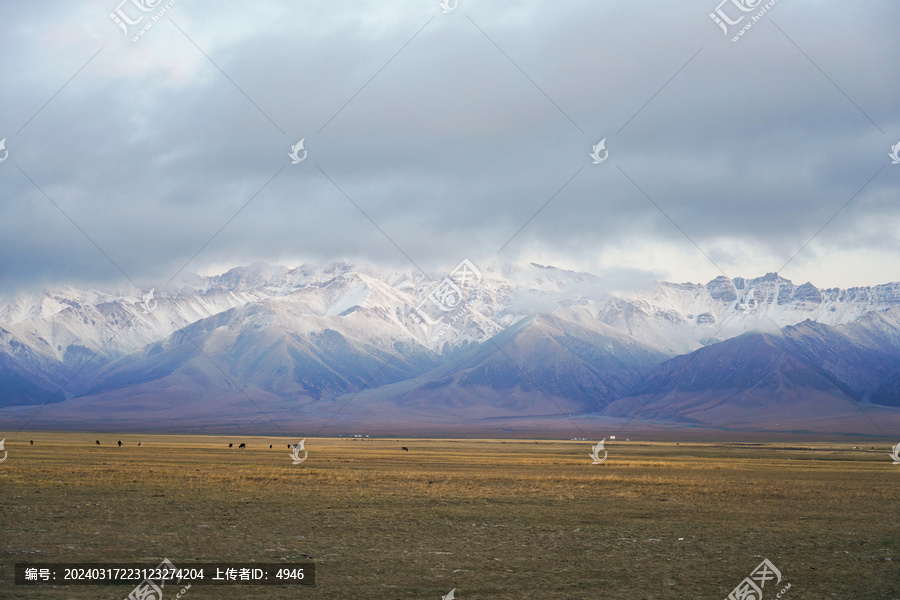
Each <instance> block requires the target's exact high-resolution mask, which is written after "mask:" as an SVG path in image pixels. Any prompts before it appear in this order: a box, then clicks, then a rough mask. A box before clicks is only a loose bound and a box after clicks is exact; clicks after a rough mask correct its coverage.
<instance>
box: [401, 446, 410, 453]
mask: <svg viewBox="0 0 900 600" xmlns="http://www.w3.org/2000/svg"><path fill="white" fill-rule="evenodd" d="M400 449H401V450H405V451H407V452H409V448H407V447H406V446H400Z"/></svg>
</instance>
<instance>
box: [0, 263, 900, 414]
mask: <svg viewBox="0 0 900 600" xmlns="http://www.w3.org/2000/svg"><path fill="white" fill-rule="evenodd" d="M898 382H900V283H888V284H884V285H879V286H875V287H866V288H852V289H819V288H816V287H815V286H813V285H812V284H811V283H804V284H802V285H795V284H793V283H792V282H790V281H788V280H786V279H784V278H782V277H779V276H778V275H776V274H774V273H769V274H767V275H765V276H763V277H758V278H755V279H743V278H736V279H733V280H729V279H727V278H725V277H719V278H716V279H714V280H712V281H710V282H708V283H706V284H695V283H680V284H676V283H665V282H661V283H658V284H656V285H654V286H652V287H651V288H649V289H643V290H638V291H635V292H633V293H629V294H615V295H614V294H610V293H608V292H607V291H606V288H605V283H604V280H603V279H602V278H600V277H597V276H594V275H591V274H589V273H579V272H573V271H566V270H562V269H558V268H554V267H548V266H542V265H538V264H534V263H525V264H511V265H510V264H505V265H504V264H500V263H490V264H480V265H478V266H476V265H474V264H472V263H469V262H468V261H464V262H463V263H461V264H460V265H459V266H458V267H457V268H456V269H453V270H451V271H450V272H448V273H430V274H424V273H420V272H414V271H407V272H392V271H385V270H379V269H377V268H370V267H362V266H358V265H353V264H349V263H343V262H342V263H334V264H331V265H328V266H326V267H319V268H317V267H314V266H309V265H303V266H300V267H297V268H293V269H289V268H284V267H275V266H271V265H267V264H261V263H258V264H253V265H250V266H247V267H240V268H235V269H232V270H230V271H228V272H226V273H224V274H221V275H218V276H210V277H201V276H196V277H193V278H192V279H190V280H189V281H188V282H186V283H181V284H179V285H178V286H173V287H171V288H165V289H160V288H154V289H152V290H151V289H140V290H138V289H126V290H97V289H77V288H73V287H63V288H59V289H54V290H49V291H46V292H43V293H33V294H22V295H19V296H17V297H14V298H10V299H5V300H0V407H7V408H6V409H4V410H0V422H2V421H3V420H6V419H11V422H13V421H16V422H18V420H19V419H20V418H24V417H23V415H25V414H26V412H27V410H28V409H26V408H22V407H29V406H31V407H33V405H36V404H40V405H44V404H48V406H43V407H41V409H40V414H41V417H40V418H41V419H42V420H41V421H39V422H41V423H45V424H46V425H47V426H53V425H54V424H57V423H64V422H65V423H69V424H75V423H76V422H77V423H79V424H81V426H88V425H89V424H90V420H91V419H95V420H96V419H98V418H99V417H100V416H101V415H102V417H103V418H104V419H110V420H112V421H115V420H116V418H117V416H118V417H122V415H127V416H128V419H126V420H127V422H128V423H133V422H138V421H140V420H141V419H144V420H145V422H146V419H147V415H148V414H155V415H156V421H154V422H156V423H158V424H164V422H165V418H164V417H162V416H161V415H162V413H164V412H165V411H167V410H174V409H175V408H176V407H177V408H178V411H179V413H180V414H182V415H184V416H185V418H189V419H194V420H195V421H196V422H199V421H203V422H205V423H209V424H210V425H213V424H215V423H218V422H222V423H225V422H231V421H234V420H235V419H238V418H239V417H238V415H239V414H241V411H244V412H246V410H247V405H246V403H247V402H249V403H250V404H251V405H254V406H256V407H257V408H260V410H261V411H262V412H266V411H269V412H273V413H278V414H282V415H284V416H286V417H287V416H293V417H296V418H301V417H302V418H307V419H310V420H315V419H316V418H322V419H324V418H325V416H327V415H329V414H331V415H332V418H333V416H334V414H336V412H341V415H342V418H345V417H347V418H349V417H348V416H349V415H351V414H353V415H357V418H358V420H361V421H365V420H366V419H370V420H373V421H378V420H381V421H384V420H385V419H388V420H389V419H391V418H394V417H396V418H401V417H402V418H403V419H405V420H406V421H407V422H410V421H409V420H410V419H412V422H415V421H416V419H417V418H420V419H421V420H428V419H437V420H439V421H442V422H445V423H453V422H460V423H468V424H470V425H471V424H472V423H475V422H485V420H490V419H494V420H496V419H501V420H502V419H507V420H509V419H521V418H535V417H541V418H547V419H552V418H559V417H560V415H563V414H566V415H569V414H577V415H594V416H607V417H612V416H615V417H626V418H629V419H642V418H648V419H662V420H666V421H670V422H673V423H678V422H682V423H694V424H696V423H704V424H708V425H710V426H735V425H744V426H746V427H761V428H765V427H766V426H767V425H766V423H767V421H766V417H765V414H764V412H761V411H762V408H761V407H762V406H763V405H766V406H768V408H767V409H766V410H769V411H771V410H772V403H775V406H777V407H780V408H777V409H776V411H777V412H779V414H783V415H784V418H782V419H780V420H778V421H777V422H778V423H781V422H785V423H794V424H796V423H798V422H800V421H804V420H805V422H807V423H809V419H810V417H813V416H815V417H821V419H823V421H822V422H824V420H827V421H828V423H829V425H828V426H827V427H825V426H824V425H822V427H823V428H825V429H828V428H831V429H834V430H840V429H842V427H840V426H837V425H835V423H840V422H844V423H848V422H850V421H853V425H852V426H850V427H851V429H854V428H856V429H859V426H858V425H857V424H856V421H855V420H854V418H857V417H859V416H860V415H862V414H863V412H864V410H863V409H865V410H872V411H876V412H878V411H881V412H878V415H879V418H881V417H882V416H884V418H885V419H887V420H886V421H882V422H884V423H893V421H891V419H893V418H894V417H895V416H896V415H895V412H896V411H895V410H894V409H891V408H889V407H893V406H900V399H898V397H897V392H898V391H900V384H898ZM349 398H353V399H354V400H353V407H352V410H350V411H349V412H344V411H343V410H341V411H337V409H336V408H335V407H340V406H344V405H345V399H349ZM753 399H756V400H753ZM754 402H756V403H762V404H759V406H758V407H757V408H759V410H755V409H754V408H753V403H754ZM748 403H749V404H748ZM50 404H52V406H50ZM748 406H749V407H748ZM15 407H20V408H15ZM263 409H265V410H263ZM31 410H33V408H32V409H31ZM160 411H162V412H160ZM884 411H886V412H884ZM882 412H884V415H882ZM76 413H77V414H79V415H81V420H78V419H75V418H74V415H75V414H76ZM85 415H90V417H85ZM411 415H419V417H413V416H411ZM848 415H854V418H851V417H850V416H848ZM864 416H865V415H864ZM29 418H31V417H29ZM123 418H124V417H123ZM566 418H569V417H566ZM54 419H55V420H54ZM870 420H871V419H870ZM123 422H124V421H123ZM773 422H775V421H773ZM873 424H874V421H873ZM73 426H74V425H73ZM160 426H162V425H160ZM779 426H780V425H779ZM413 429H414V427H413Z"/></svg>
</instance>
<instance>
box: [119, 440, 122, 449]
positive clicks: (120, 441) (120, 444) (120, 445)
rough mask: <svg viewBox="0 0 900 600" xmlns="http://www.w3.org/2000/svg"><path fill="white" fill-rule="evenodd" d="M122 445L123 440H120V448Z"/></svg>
mask: <svg viewBox="0 0 900 600" xmlns="http://www.w3.org/2000/svg"><path fill="white" fill-rule="evenodd" d="M121 447H122V440H119V448H121Z"/></svg>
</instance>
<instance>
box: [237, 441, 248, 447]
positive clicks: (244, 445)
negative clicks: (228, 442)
mask: <svg viewBox="0 0 900 600" xmlns="http://www.w3.org/2000/svg"><path fill="white" fill-rule="evenodd" d="M246 447H247V444H245V443H243V442H241V445H240V446H238V448H246Z"/></svg>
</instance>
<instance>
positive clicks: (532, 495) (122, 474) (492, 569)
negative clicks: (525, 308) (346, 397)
mask: <svg viewBox="0 0 900 600" xmlns="http://www.w3.org/2000/svg"><path fill="white" fill-rule="evenodd" d="M29 439H34V440H35V445H34V446H29V445H28V440H29ZM95 439H100V440H101V441H102V445H101V446H99V447H98V446H96V445H95V444H94V440H95ZM119 439H121V440H122V441H123V442H125V445H124V446H123V447H122V448H119V447H117V446H116V440H119ZM139 440H140V441H142V443H143V445H142V447H138V446H137V442H138V441H139ZM296 441H298V440H285V439H276V438H252V437H248V438H239V437H200V436H197V437H191V436H148V435H140V436H137V435H121V436H114V435H109V434H58V433H37V432H35V433H28V434H17V435H16V436H15V439H13V438H11V437H10V438H8V439H7V441H6V450H7V451H8V452H9V457H8V459H7V460H6V461H5V462H3V463H2V464H0V529H2V535H0V580H2V581H0V597H2V598H29V599H32V598H53V599H63V598H64V599H70V598H72V599H82V598H84V599H87V598H91V599H95V598H109V599H116V600H121V599H122V598H125V597H126V596H127V595H128V592H129V591H130V588H127V587H118V586H117V587H110V586H105V587H99V586H97V587H95V586H90V587H71V586H70V587H58V588H50V587H23V586H14V585H13V574H12V565H13V564H14V563H15V562H24V561H85V562H87V561H102V562H132V561H140V562H145V563H147V564H148V566H150V565H155V564H157V563H158V562H159V561H160V560H161V559H162V558H164V557H166V558H169V559H170V560H171V561H172V562H173V563H175V564H176V565H178V564H179V563H181V562H185V561H226V560H231V561H236V562H248V561H258V562H279V561H300V560H302V559H303V557H304V555H309V556H311V557H312V559H311V560H313V561H314V562H315V563H316V570H317V572H316V579H317V585H316V586H315V587H298V586H293V587H259V586H254V587H243V586H242V587H215V588H210V587H206V588H204V587H200V586H194V587H192V589H190V590H189V591H188V592H187V593H186V594H185V596H184V598H185V599H186V600H199V599H203V598H223V599H231V598H235V599H237V598H241V599H245V598H252V599H256V598H261V599H262V598H265V599H270V598H271V599H280V598H285V599H287V598H290V599H292V600H293V599H295V598H298V597H299V598H310V599H313V598H321V599H367V600H376V599H391V600H393V599H398V600H421V599H430V600H439V599H440V598H441V596H442V595H444V594H446V593H447V592H449V591H450V590H451V589H452V588H456V598H458V599H459V600H469V599H473V600H474V599H488V598H490V599H498V598H515V599H523V598H541V599H585V600H587V599H591V600H595V599H626V598H627V599H629V600H640V599H651V598H652V599H696V598H711V599H719V598H726V597H727V596H728V594H729V592H730V591H731V590H732V589H733V588H734V587H735V586H736V585H737V584H738V583H739V582H740V581H741V580H742V579H743V578H744V577H746V576H747V575H749V574H750V572H751V571H752V570H753V568H755V567H756V565H757V564H759V563H760V562H761V561H762V559H763V558H768V559H769V560H771V561H772V562H773V563H774V564H775V565H776V566H777V567H778V568H779V569H781V572H782V573H783V575H784V581H783V582H782V584H781V586H779V588H777V589H776V588H772V587H771V586H767V588H766V595H765V596H764V597H765V600H770V598H774V597H775V593H776V592H777V591H779V589H780V588H781V587H783V586H784V585H785V584H786V583H787V582H790V584H791V589H790V590H789V591H788V592H787V593H786V594H785V595H784V597H783V598H784V599H785V600H801V599H817V600H821V599H831V598H835V599H841V600H851V599H852V600H865V599H870V598H871V599H881V600H884V599H887V600H897V599H900V517H898V514H900V511H898V506H900V504H898V496H900V466H895V465H892V464H891V460H890V459H889V458H888V456H887V452H888V450H889V446H888V445H887V444H880V445H878V446H875V447H874V449H873V448H872V445H871V443H869V444H867V445H865V446H863V447H862V448H859V449H854V448H853V447H854V445H853V444H847V445H840V444H821V445H815V444H814V445H810V444H797V445H795V446H792V445H791V444H748V445H739V444H687V443H681V444H679V445H676V444H674V443H663V442H653V443H649V442H635V441H632V442H630V443H628V442H607V450H608V451H609V458H608V460H607V461H606V462H605V463H603V464H601V465H591V464H590V463H591V461H590V459H589V458H588V452H589V450H590V444H589V443H587V442H570V441H499V440H476V441H468V440H414V439H404V440H394V439H389V440H386V439H369V440H354V439H308V440H307V442H306V448H307V449H308V450H309V459H308V460H307V461H306V462H305V463H304V464H302V465H299V466H296V465H292V464H291V460H290V458H289V450H288V449H287V444H288V443H293V442H296ZM229 442H232V443H234V445H235V447H234V448H228V447H227V446H228V443H229ZM239 442H246V443H247V445H248V448H247V449H246V450H238V449H237V445H238V443H239ZM269 444H273V445H274V448H273V449H271V450H270V449H269ZM401 446H407V447H409V452H404V451H402V450H401V449H400V448H401ZM174 591H177V589H176V590H174ZM166 600H169V599H168V597H167V598H166Z"/></svg>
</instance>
